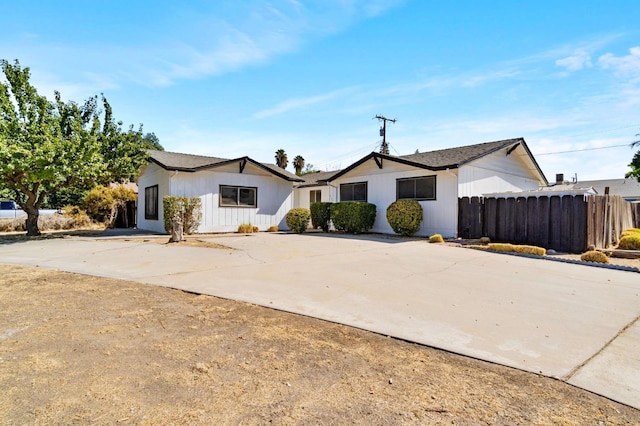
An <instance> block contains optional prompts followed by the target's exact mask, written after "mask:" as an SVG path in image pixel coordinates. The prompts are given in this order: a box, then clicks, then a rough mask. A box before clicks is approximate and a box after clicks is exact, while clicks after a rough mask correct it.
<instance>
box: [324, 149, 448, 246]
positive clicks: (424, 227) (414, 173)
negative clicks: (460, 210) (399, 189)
mask: <svg viewBox="0 0 640 426" xmlns="http://www.w3.org/2000/svg"><path fill="white" fill-rule="evenodd" d="M382 165H383V167H382V169H380V168H378V166H377V165H376V163H375V162H374V161H373V160H371V161H370V162H366V163H364V164H362V165H361V166H359V167H358V168H357V169H355V170H354V171H352V172H351V173H349V174H347V175H346V176H344V177H341V178H339V179H336V180H335V181H334V182H333V183H332V184H333V185H335V187H337V188H339V187H340V185H341V184H344V183H355V182H367V191H368V194H367V201H368V202H369V203H371V204H375V205H376V220H375V223H374V225H373V228H372V229H371V231H372V232H380V233H384V234H393V233H394V232H393V229H391V226H389V223H388V222H387V207H389V205H390V204H391V203H393V202H394V201H396V180H397V179H401V178H409V177H420V176H433V175H435V176H436V200H430V201H419V203H420V205H421V206H422V209H423V213H424V217H423V221H422V224H421V225H420V229H419V230H418V232H417V233H416V235H418V236H429V235H433V234H442V235H443V236H444V237H455V236H456V235H457V230H458V215H457V206H458V191H457V177H456V175H455V174H454V173H452V172H446V171H439V172H435V171H430V170H421V169H416V168H415V167H411V166H407V165H404V164H400V163H396V162H392V161H385V160H383V163H382ZM336 201H340V200H336Z"/></svg>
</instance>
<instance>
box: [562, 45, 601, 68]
mask: <svg viewBox="0 0 640 426" xmlns="http://www.w3.org/2000/svg"><path fill="white" fill-rule="evenodd" d="M556 65H557V66H560V67H563V68H566V69H567V70H568V71H579V70H581V69H583V68H591V67H592V66H593V64H592V63H591V54H590V53H589V52H588V51H587V49H577V50H576V51H575V52H574V53H573V54H572V55H570V56H567V57H565V58H562V59H557V60H556Z"/></svg>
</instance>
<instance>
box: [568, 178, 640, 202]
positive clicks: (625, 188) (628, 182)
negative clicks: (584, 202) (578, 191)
mask: <svg viewBox="0 0 640 426" xmlns="http://www.w3.org/2000/svg"><path fill="white" fill-rule="evenodd" d="M574 185H577V186H590V187H592V188H593V189H595V190H596V191H597V192H598V194H599V195H604V193H605V188H607V187H608V188H609V194H610V195H619V196H621V197H622V198H624V199H626V200H631V201H635V200H640V182H638V181H637V180H636V179H634V178H626V179H604V180H584V181H580V182H578V183H576V184H574Z"/></svg>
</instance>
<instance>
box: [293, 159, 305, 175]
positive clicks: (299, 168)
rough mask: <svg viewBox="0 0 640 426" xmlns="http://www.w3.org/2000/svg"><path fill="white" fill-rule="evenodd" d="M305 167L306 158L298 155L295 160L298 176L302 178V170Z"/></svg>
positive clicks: (294, 166)
mask: <svg viewBox="0 0 640 426" xmlns="http://www.w3.org/2000/svg"><path fill="white" fill-rule="evenodd" d="M303 167H304V158H302V155H296V156H295V158H294V159H293V168H294V169H296V174H297V175H298V176H300V175H301V174H302V168H303Z"/></svg>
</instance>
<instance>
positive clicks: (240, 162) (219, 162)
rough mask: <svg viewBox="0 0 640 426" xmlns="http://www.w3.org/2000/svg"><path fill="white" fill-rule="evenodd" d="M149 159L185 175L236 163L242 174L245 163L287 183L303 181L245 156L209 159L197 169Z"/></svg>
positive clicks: (164, 167) (166, 168) (151, 157)
mask: <svg viewBox="0 0 640 426" xmlns="http://www.w3.org/2000/svg"><path fill="white" fill-rule="evenodd" d="M169 154H171V153H169ZM187 155H188V154H187ZM203 157H204V156H203ZM149 159H150V161H152V162H154V163H156V164H157V165H159V166H160V167H162V168H163V169H165V170H176V171H180V172H187V173H195V172H198V171H200V170H207V169H215V168H218V167H222V166H226V165H228V164H233V163H238V165H239V172H240V173H242V172H243V171H244V168H245V166H246V164H247V163H251V164H253V165H254V166H256V167H258V168H260V169H262V170H264V171H266V172H269V173H271V174H272V175H275V176H278V177H279V178H281V179H284V180H287V181H289V182H304V179H300V178H299V177H297V176H296V177H294V176H293V175H292V176H288V175H287V174H286V173H281V172H279V171H278V170H275V169H274V168H271V167H269V166H267V165H265V164H263V163H260V162H258V161H255V160H253V159H252V158H250V157H247V156H244V157H240V158H234V159H231V160H226V159H219V158H214V157H211V160H212V162H211V163H209V164H203V165H202V166H197V167H176V166H168V165H166V164H163V163H162V162H160V161H159V160H157V159H156V158H154V157H153V156H150V157H149Z"/></svg>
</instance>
